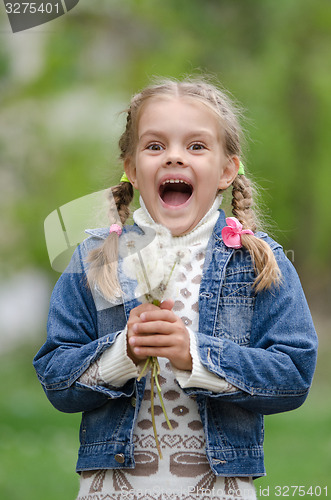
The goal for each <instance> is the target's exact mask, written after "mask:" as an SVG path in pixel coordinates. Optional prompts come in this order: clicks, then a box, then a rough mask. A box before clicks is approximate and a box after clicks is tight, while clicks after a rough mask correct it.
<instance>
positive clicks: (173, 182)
mask: <svg viewBox="0 0 331 500" xmlns="http://www.w3.org/2000/svg"><path fill="white" fill-rule="evenodd" d="M180 182H182V183H183V184H187V185H188V186H189V185H190V184H189V183H188V182H186V181H183V180H182V179H168V180H166V181H164V182H163V183H162V185H164V184H179V183H180Z"/></svg>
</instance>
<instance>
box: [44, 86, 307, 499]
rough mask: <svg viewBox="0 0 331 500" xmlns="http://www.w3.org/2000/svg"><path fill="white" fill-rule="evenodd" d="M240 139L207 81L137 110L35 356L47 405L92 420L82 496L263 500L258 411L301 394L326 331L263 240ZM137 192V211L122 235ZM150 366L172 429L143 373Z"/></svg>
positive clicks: (156, 93)
mask: <svg viewBox="0 0 331 500" xmlns="http://www.w3.org/2000/svg"><path fill="white" fill-rule="evenodd" d="M240 136H241V131H240V127H239V123H238V118H237V113H236V110H235V108H234V106H233V105H232V104H231V102H230V100H229V99H228V97H227V96H226V95H225V94H224V93H223V92H221V91H220V90H218V89H217V88H215V87H214V86H212V85H210V84H207V83H204V82H201V81H183V82H177V81H171V80H170V81H168V80H167V81H164V82H162V83H160V84H158V85H154V86H151V87H148V88H146V89H145V90H143V91H142V92H141V93H139V94H137V95H136V96H134V98H133V99H132V102H131V105H130V108H129V110H128V114H127V124H126V130H125V132H124V133H123V135H122V137H121V138H120V142H119V144H120V149H121V158H122V160H123V163H124V169H125V172H126V175H125V176H124V177H123V178H122V179H121V182H120V183H119V185H118V186H115V187H113V188H112V189H111V191H110V198H111V200H112V201H113V203H112V205H111V210H110V217H111V226H110V229H109V228H108V229H98V230H93V231H92V230H91V231H89V233H90V235H91V236H90V237H89V238H88V239H87V240H85V241H84V242H83V243H82V244H81V245H80V246H79V247H78V248H77V249H76V251H75V253H74V255H73V257H72V260H71V263H70V264H69V266H68V268H67V270H66V271H65V272H64V273H63V275H62V276H61V277H60V279H59V281H58V283H57V285H56V287H55V289H54V292H53V295H52V299H51V306H50V313H49V321H48V337H47V341H46V343H45V344H44V346H43V347H42V348H41V350H40V351H39V352H38V354H37V355H36V357H35V360H34V365H35V368H36V371H37V373H38V377H39V379H40V381H41V383H42V385H43V388H44V390H45V392H46V394H47V396H48V398H49V399H50V401H51V402H52V404H53V405H54V406H55V407H56V408H58V409H59V410H61V411H64V412H83V417H82V424H81V429H80V441H81V446H80V450H79V456H78V463H77V472H79V473H80V478H81V484H80V491H79V495H78V499H79V500H86V499H93V500H96V499H105V498H111V499H117V500H122V499H126V498H132V499H133V498H134V499H143V498H144V499H145V498H150V499H161V498H162V499H163V498H167V499H168V498H169V499H180V500H184V499H195V498H205V497H206V498H208V497H209V496H210V497H212V496H213V497H216V498H256V496H255V489H254V486H253V479H254V478H257V477H260V476H263V475H265V469H264V461H263V415H264V414H271V413H276V412H282V411H288V410H292V409H295V408H297V407H299V406H300V405H301V404H302V403H303V402H304V400H305V399H306V397H307V394H308V391H309V387H310V385H311V381H312V377H313V372H314V368H315V362H316V349H317V340H316V334H315V331H314V327H313V323H312V319H311V316H310V313H309V309H308V306H307V303H306V300H305V297H304V294H303V291H302V288H301V285H300V282H299V279H298V277H297V274H296V272H295V270H294V268H293V266H292V265H291V263H290V262H289V261H288V260H287V259H286V257H285V255H284V253H283V251H282V248H281V246H280V245H279V244H277V243H276V242H275V241H273V240H272V239H271V238H269V237H268V236H267V235H266V234H265V233H262V232H256V217H255V214H254V212H253V209H252V203H253V200H252V189H251V183H250V181H249V180H248V178H247V177H246V175H245V172H244V169H243V166H242V164H241V162H240V155H241V149H240ZM229 186H232V206H233V209H232V212H233V216H234V217H229V218H227V219H226V218H225V215H224V212H223V211H222V210H220V211H219V210H218V208H219V205H220V203H221V199H222V195H221V193H222V192H223V191H225V190H226V189H227V188H228V187H229ZM133 188H135V189H138V190H139V192H140V204H141V208H139V209H138V210H137V211H136V212H135V213H134V215H133V218H134V222H135V224H134V225H133V226H129V225H127V226H124V224H125V222H126V220H127V218H128V215H129V209H128V207H129V204H130V202H131V200H132V197H133ZM184 253H185V254H186V255H185V257H184V258H182V257H183V254H184ZM130 259H131V261H130ZM128 262H129V264H128ZM130 262H131V264H130ZM162 266H165V267H164V269H163V271H162V273H161V276H160V275H159V274H160V272H159V270H160V268H161V267H162ZM138 268H139V269H140V271H139V270H138ZM135 270H136V273H134V271H135ZM170 282H171V286H170ZM157 293H159V296H158V301H157V302H155V300H154V303H151V302H152V301H153V300H152V299H153V298H154V296H155V294H157ZM160 293H161V295H160ZM146 297H147V301H146V300H145V299H146ZM138 298H139V300H138ZM149 357H154V358H153V359H154V360H155V358H156V357H158V360H159V363H160V375H159V383H160V385H161V388H162V393H163V398H164V404H165V407H166V412H167V414H168V416H169V425H170V426H171V427H172V430H169V425H168V424H167V422H166V421H165V417H164V415H163V411H162V406H160V405H159V404H154V403H153V400H154V386H153V385H151V380H152V382H153V381H154V377H153V376H152V377H151V376H150V374H149V373H147V374H146V372H144V373H143V374H142V373H141V369H142V365H144V364H145V362H146V360H147V359H150V358H149ZM139 374H140V375H139ZM142 375H143V376H142ZM151 400H152V404H151ZM151 413H152V414H151ZM154 421H155V425H156V428H157V437H156V439H154V437H153V431H152V427H153V425H154ZM161 454H162V455H163V456H162V459H161Z"/></svg>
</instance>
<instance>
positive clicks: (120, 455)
mask: <svg viewBox="0 0 331 500" xmlns="http://www.w3.org/2000/svg"><path fill="white" fill-rule="evenodd" d="M115 460H116V462H118V463H119V464H124V461H125V457H124V455H123V453H117V455H115Z"/></svg>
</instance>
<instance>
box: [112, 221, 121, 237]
mask: <svg viewBox="0 0 331 500" xmlns="http://www.w3.org/2000/svg"><path fill="white" fill-rule="evenodd" d="M111 233H116V234H117V235H118V236H120V235H121V234H122V228H121V226H119V225H118V224H112V225H111V226H110V228H109V234H111Z"/></svg>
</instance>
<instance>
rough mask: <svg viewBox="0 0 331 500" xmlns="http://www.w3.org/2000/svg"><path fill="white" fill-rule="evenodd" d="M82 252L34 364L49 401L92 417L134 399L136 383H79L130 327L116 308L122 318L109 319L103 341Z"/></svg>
mask: <svg viewBox="0 0 331 500" xmlns="http://www.w3.org/2000/svg"><path fill="white" fill-rule="evenodd" d="M83 246H84V242H83V243H82V245H80V246H79V247H78V248H77V249H76V251H75V253H74V255H73V257H72V259H71V262H70V264H69V266H68V268H67V269H66V271H65V272H64V273H63V274H62V275H61V277H60V279H59V280H58V282H57V284H56V286H55V288H54V290H53V293H52V296H51V302H50V309H49V315H48V322H47V340H46V342H45V344H44V345H43V346H42V348H41V349H40V350H39V352H38V353H37V354H36V356H35V358H34V360H33V364H34V367H35V370H36V372H37V375H38V378H39V380H40V382H41V384H42V386H43V389H44V391H45V393H46V395H47V397H48V399H49V400H50V402H51V403H52V404H53V405H54V406H55V407H56V408H57V409H59V410H60V411H64V412H80V411H89V410H92V409H95V408H98V407H100V406H102V405H103V404H105V403H106V402H107V401H108V399H112V398H118V397H121V396H123V395H124V396H130V395H131V394H132V393H133V391H134V381H133V380H130V381H128V382H127V383H126V384H125V385H124V386H123V387H121V388H115V387H111V386H110V387H109V386H108V387H106V386H101V385H100V386H93V387H89V386H87V385H84V384H82V383H80V382H79V381H78V379H79V377H80V376H81V374H82V373H83V372H84V371H85V370H86V369H87V368H88V367H89V366H90V364H91V363H93V362H94V361H95V360H96V359H98V358H99V357H100V356H101V354H102V353H103V352H104V351H105V350H106V349H108V348H109V347H110V346H111V345H113V343H114V342H115V340H116V338H117V336H118V335H119V334H120V333H121V331H122V329H123V327H124V326H125V324H126V319H125V314H124V310H123V307H122V306H116V307H118V308H120V309H121V312H119V311H117V315H116V321H115V320H114V322H113V323H112V321H111V314H109V315H108V316H107V324H106V326H104V330H103V333H105V332H106V334H103V336H101V337H100V338H99V334H100V332H98V319H97V311H96V307H95V303H94V300H93V296H92V293H91V291H90V288H89V286H88V283H87V277H86V274H85V272H84V267H83V264H82V262H83V260H82V248H83ZM116 307H115V308H116ZM115 308H114V309H115ZM114 313H116V312H115V311H114ZM118 317H120V320H118ZM108 331H109V333H108Z"/></svg>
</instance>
